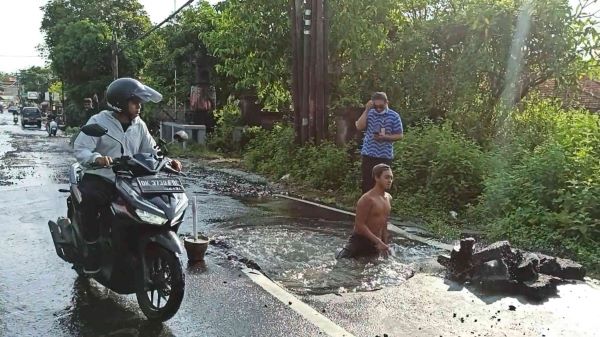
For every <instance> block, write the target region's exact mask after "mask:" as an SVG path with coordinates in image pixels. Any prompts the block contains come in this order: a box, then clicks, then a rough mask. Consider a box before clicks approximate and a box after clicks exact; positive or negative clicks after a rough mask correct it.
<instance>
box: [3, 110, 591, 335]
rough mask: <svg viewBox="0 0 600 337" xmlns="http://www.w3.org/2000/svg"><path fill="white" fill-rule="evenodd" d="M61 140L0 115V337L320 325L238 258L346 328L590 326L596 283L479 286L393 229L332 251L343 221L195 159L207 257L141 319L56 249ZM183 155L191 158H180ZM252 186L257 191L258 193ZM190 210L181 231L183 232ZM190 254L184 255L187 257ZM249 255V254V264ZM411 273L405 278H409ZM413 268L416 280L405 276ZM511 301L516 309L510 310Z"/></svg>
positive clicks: (63, 155) (252, 331)
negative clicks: (546, 288)
mask: <svg viewBox="0 0 600 337" xmlns="http://www.w3.org/2000/svg"><path fill="white" fill-rule="evenodd" d="M72 161H73V159H72V154H71V151H70V149H69V146H68V138H63V137H58V138H48V137H47V134H46V133H45V132H43V131H39V130H22V129H21V128H20V126H14V125H12V116H10V115H8V114H6V113H5V114H2V115H0V203H1V204H2V207H1V208H0V223H1V224H0V247H1V248H2V249H0V336H7V337H9V336H10V337H12V336H320V335H326V333H325V332H324V331H323V330H320V329H319V328H317V327H316V326H315V325H313V324H312V323H310V322H309V321H308V320H306V319H305V318H304V317H303V316H301V315H300V314H298V313H297V312H296V311H294V310H292V308H293V307H294V303H292V304H289V303H282V302H281V301H279V300H277V299H276V298H275V297H274V296H272V295H271V294H270V293H268V292H266V291H265V290H263V289H262V288H261V287H260V286H258V285H257V284H255V283H254V282H253V281H252V280H250V279H249V278H248V277H247V276H246V275H245V274H244V273H243V272H242V271H241V268H242V267H245V265H244V263H242V262H245V263H247V264H250V265H254V264H253V263H255V264H256V265H258V266H259V267H260V268H261V270H262V271H263V272H264V273H265V274H266V275H267V276H268V277H270V278H271V279H273V280H274V281H276V282H277V283H278V284H280V285H282V286H283V287H284V288H285V289H287V290H288V291H289V292H290V293H291V294H293V295H295V296H296V297H297V298H298V299H300V300H302V301H303V302H305V303H307V304H309V305H310V306H312V307H313V308H314V309H316V310H317V311H318V312H319V313H321V314H322V315H323V316H325V317H327V318H329V319H330V320H331V321H333V323H334V324H337V325H338V326H340V327H342V328H343V329H345V330H346V331H348V332H350V333H352V334H353V335H355V336H377V335H378V336H385V335H388V336H524V335H525V336H542V335H545V336H594V335H596V333H597V332H598V331H600V322H598V320H597V318H596V316H597V312H598V306H599V303H600V286H599V285H598V284H597V283H594V282H587V283H583V282H579V283H577V284H568V285H563V286H560V287H559V297H557V298H550V299H549V300H547V301H545V302H543V303H530V302H528V301H526V300H524V299H522V298H515V297H502V296H491V295H486V294H481V293H478V292H476V291H475V290H472V289H470V288H468V287H459V286H457V285H456V284H453V283H451V282H448V281H445V280H444V279H443V278H442V277H440V272H441V268H440V267H439V266H438V265H437V264H436V263H435V262H434V260H433V259H432V257H433V256H435V255H436V254H437V252H438V251H439V250H438V249H437V248H432V247H429V246H425V245H422V244H417V243H414V242H411V241H408V240H406V239H403V238H401V237H396V238H395V239H394V245H393V248H394V253H395V254H394V255H395V256H393V257H391V258H390V259H388V260H385V261H383V260H382V261H376V262H371V263H367V262H360V261H359V262H354V261H340V262H338V261H336V260H335V258H334V255H335V251H336V249H337V248H339V247H341V245H342V244H343V242H344V240H345V238H346V237H347V235H348V234H349V232H350V230H351V221H352V219H351V218H349V217H348V216H344V215H340V214H336V213H335V212H332V211H327V210H322V209H318V208H315V207H312V206H307V205H302V204H300V203H297V202H292V201H289V200H281V199H274V198H269V197H268V188H267V187H266V186H265V185H264V181H263V180H262V179H261V178H260V177H256V176H253V175H245V174H243V173H240V172H237V171H233V170H215V169H210V168H203V167H194V169H193V170H192V171H191V172H190V173H191V174H190V177H189V178H188V179H185V180H184V181H185V183H186V185H187V193H188V195H190V196H192V195H195V196H196V197H197V199H198V206H199V207H198V220H199V224H200V230H201V231H202V232H203V233H205V234H208V235H209V236H211V237H213V238H214V239H215V241H216V243H217V244H216V245H213V246H211V247H209V251H208V253H207V258H206V263H205V264H203V265H197V266H193V267H189V268H188V269H187V270H186V296H185V298H184V302H183V305H182V307H181V309H180V311H179V312H178V313H177V315H176V316H175V317H174V318H173V319H172V320H170V321H168V322H166V323H165V324H163V325H152V324H149V323H148V322H147V321H146V319H145V318H144V316H143V315H142V313H141V312H140V311H139V309H138V307H137V303H136V301H135V296H121V295H117V294H114V293H112V292H110V291H107V290H106V289H104V288H103V287H101V286H99V285H97V284H96V283H94V282H88V281H86V280H82V279H78V278H77V277H76V274H75V272H74V271H73V270H71V269H70V267H69V265H67V264H66V263H65V262H63V261H62V260H60V259H59V258H58V256H56V254H55V252H54V248H53V245H52V240H51V237H50V233H49V231H48V228H47V225H46V223H47V221H48V220H49V219H56V218H57V217H58V216H60V215H63V214H64V213H65V200H66V197H67V196H66V195H65V194H62V193H60V192H58V189H59V188H64V187H65V186H66V182H67V181H66V172H67V170H68V166H69V165H70V164H71V162H72ZM189 164H190V163H187V165H188V166H189ZM257 196H265V197H263V198H257ZM190 216H191V211H189V212H188V213H187V221H186V222H185V225H184V226H183V227H182V228H181V230H180V232H181V233H185V232H191V223H192V222H191V221H190ZM182 259H183V260H184V261H187V258H186V257H185V256H183V257H182ZM252 262H253V263H252ZM413 274H414V276H412V275H413ZM411 276H412V277H411ZM509 305H514V306H515V307H516V310H515V311H511V310H509Z"/></svg>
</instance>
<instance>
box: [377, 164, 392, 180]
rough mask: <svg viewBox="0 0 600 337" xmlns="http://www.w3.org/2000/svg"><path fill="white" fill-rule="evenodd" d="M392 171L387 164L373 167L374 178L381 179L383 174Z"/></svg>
mask: <svg viewBox="0 0 600 337" xmlns="http://www.w3.org/2000/svg"><path fill="white" fill-rule="evenodd" d="M391 170H392V168H391V167H390V166H389V165H387V164H377V165H375V167H373V178H379V177H381V174H382V173H383V172H385V171H391Z"/></svg>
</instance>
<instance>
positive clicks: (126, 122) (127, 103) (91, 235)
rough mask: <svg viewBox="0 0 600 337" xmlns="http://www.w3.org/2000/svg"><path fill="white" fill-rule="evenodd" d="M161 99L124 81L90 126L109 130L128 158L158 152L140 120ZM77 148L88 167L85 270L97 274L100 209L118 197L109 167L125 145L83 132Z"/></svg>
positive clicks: (117, 84)
mask: <svg viewBox="0 0 600 337" xmlns="http://www.w3.org/2000/svg"><path fill="white" fill-rule="evenodd" d="M161 100H162V95H161V94H160V93H158V92H157V91H155V90H154V89H152V88H150V87H148V86H146V85H144V84H142V83H140V82H139V81H138V80H135V79H132V78H120V79H117V80H115V81H113V82H112V83H111V84H110V85H109V86H108V88H107V92H106V101H107V103H108V106H109V110H103V111H101V112H99V113H98V114H96V115H93V116H92V117H91V118H90V120H89V121H88V123H87V124H94V123H96V124H100V125H101V126H103V127H105V128H106V129H108V133H109V134H110V135H111V136H113V137H115V138H116V139H119V140H121V142H122V143H123V145H124V150H125V153H124V155H126V156H132V155H134V154H136V153H154V152H156V150H155V146H156V142H155V141H154V139H153V138H152V136H151V135H150V132H149V131H148V128H147V127H146V123H144V121H142V119H141V118H140V111H141V107H142V103H146V102H149V101H152V102H155V103H157V102H160V101H161ZM74 149H75V156H76V157H77V160H78V161H79V162H80V163H81V164H82V165H83V166H84V168H85V174H84V176H83V178H82V180H81V182H80V183H79V190H80V191H81V195H82V203H81V208H80V209H81V213H82V218H83V219H81V221H82V228H83V232H84V233H83V237H84V238H85V240H86V242H87V244H88V256H87V257H86V259H85V263H84V271H85V272H86V273H96V272H98V270H99V267H100V265H99V261H98V255H99V254H98V250H99V245H98V242H97V240H98V236H99V229H100V226H99V223H98V216H99V212H100V210H101V209H102V208H104V207H107V206H109V205H110V203H111V202H112V200H114V198H115V196H116V189H115V186H114V180H115V174H114V172H113V171H112V169H111V168H109V167H108V166H109V165H111V164H112V162H113V158H118V157H121V146H120V145H119V143H117V142H116V141H114V140H113V139H110V138H108V137H102V138H95V137H91V136H87V135H85V134H84V133H83V132H81V133H80V134H79V135H78V136H77V138H76V139H75V144H74ZM171 166H172V167H173V168H174V169H176V170H178V171H180V170H181V168H182V167H181V163H180V162H179V161H177V160H173V161H172V162H171Z"/></svg>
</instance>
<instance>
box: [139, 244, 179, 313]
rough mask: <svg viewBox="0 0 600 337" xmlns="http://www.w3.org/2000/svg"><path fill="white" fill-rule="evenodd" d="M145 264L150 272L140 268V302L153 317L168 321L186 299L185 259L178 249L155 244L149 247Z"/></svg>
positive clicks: (143, 310) (142, 307) (145, 311)
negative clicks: (180, 255) (177, 254)
mask: <svg viewBox="0 0 600 337" xmlns="http://www.w3.org/2000/svg"><path fill="white" fill-rule="evenodd" d="M143 268H144V269H145V270H146V271H147V272H146V273H143V272H139V273H138V276H137V280H136V294H135V295H136V297H137V301H138V305H139V306H140V309H142V312H143V313H144V315H146V317H147V318H148V319H149V320H151V321H157V322H164V321H167V320H169V319H170V318H171V317H173V316H174V315H175V313H177V310H179V307H180V306H181V302H182V301H183V294H184V289H185V277H184V274H183V268H182V266H181V262H180V261H179V258H178V257H177V256H176V255H175V253H173V252H170V251H168V250H166V249H165V248H163V247H161V246H158V245H151V246H149V247H148V248H147V249H146V256H145V265H144V266H143ZM144 274H147V275H148V277H147V278H145V277H144V276H143V275H144ZM161 302H162V303H161ZM161 304H163V305H161Z"/></svg>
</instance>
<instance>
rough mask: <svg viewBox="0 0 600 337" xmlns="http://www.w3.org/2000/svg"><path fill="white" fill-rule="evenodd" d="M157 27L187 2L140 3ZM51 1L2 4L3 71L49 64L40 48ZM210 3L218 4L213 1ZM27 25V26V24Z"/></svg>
mask: <svg viewBox="0 0 600 337" xmlns="http://www.w3.org/2000/svg"><path fill="white" fill-rule="evenodd" d="M99 1H101V0H99ZM139 1H140V3H141V4H142V5H143V6H144V7H145V9H146V12H148V15H149V16H150V19H151V20H152V22H153V23H159V22H161V21H163V20H164V19H165V18H167V17H168V16H169V15H170V14H171V13H172V12H173V10H174V7H175V6H176V8H179V7H180V6H182V5H183V4H184V3H186V2H187V1H186V0H139ZM46 2H47V0H0V6H2V7H1V9H0V13H1V15H0V71H3V72H16V71H17V70H19V69H25V68H29V67H31V66H43V65H44V64H45V61H44V59H43V58H41V57H40V56H39V52H38V51H37V49H36V47H37V46H38V45H39V44H40V43H42V42H43V38H44V37H43V35H42V33H41V32H40V24H41V22H42V15H43V13H42V10H41V9H40V7H41V6H43V5H44V4H45V3H46ZM209 2H210V3H215V2H217V1H216V0H210V1H209ZM25 22H27V24H24V23H25Z"/></svg>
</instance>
